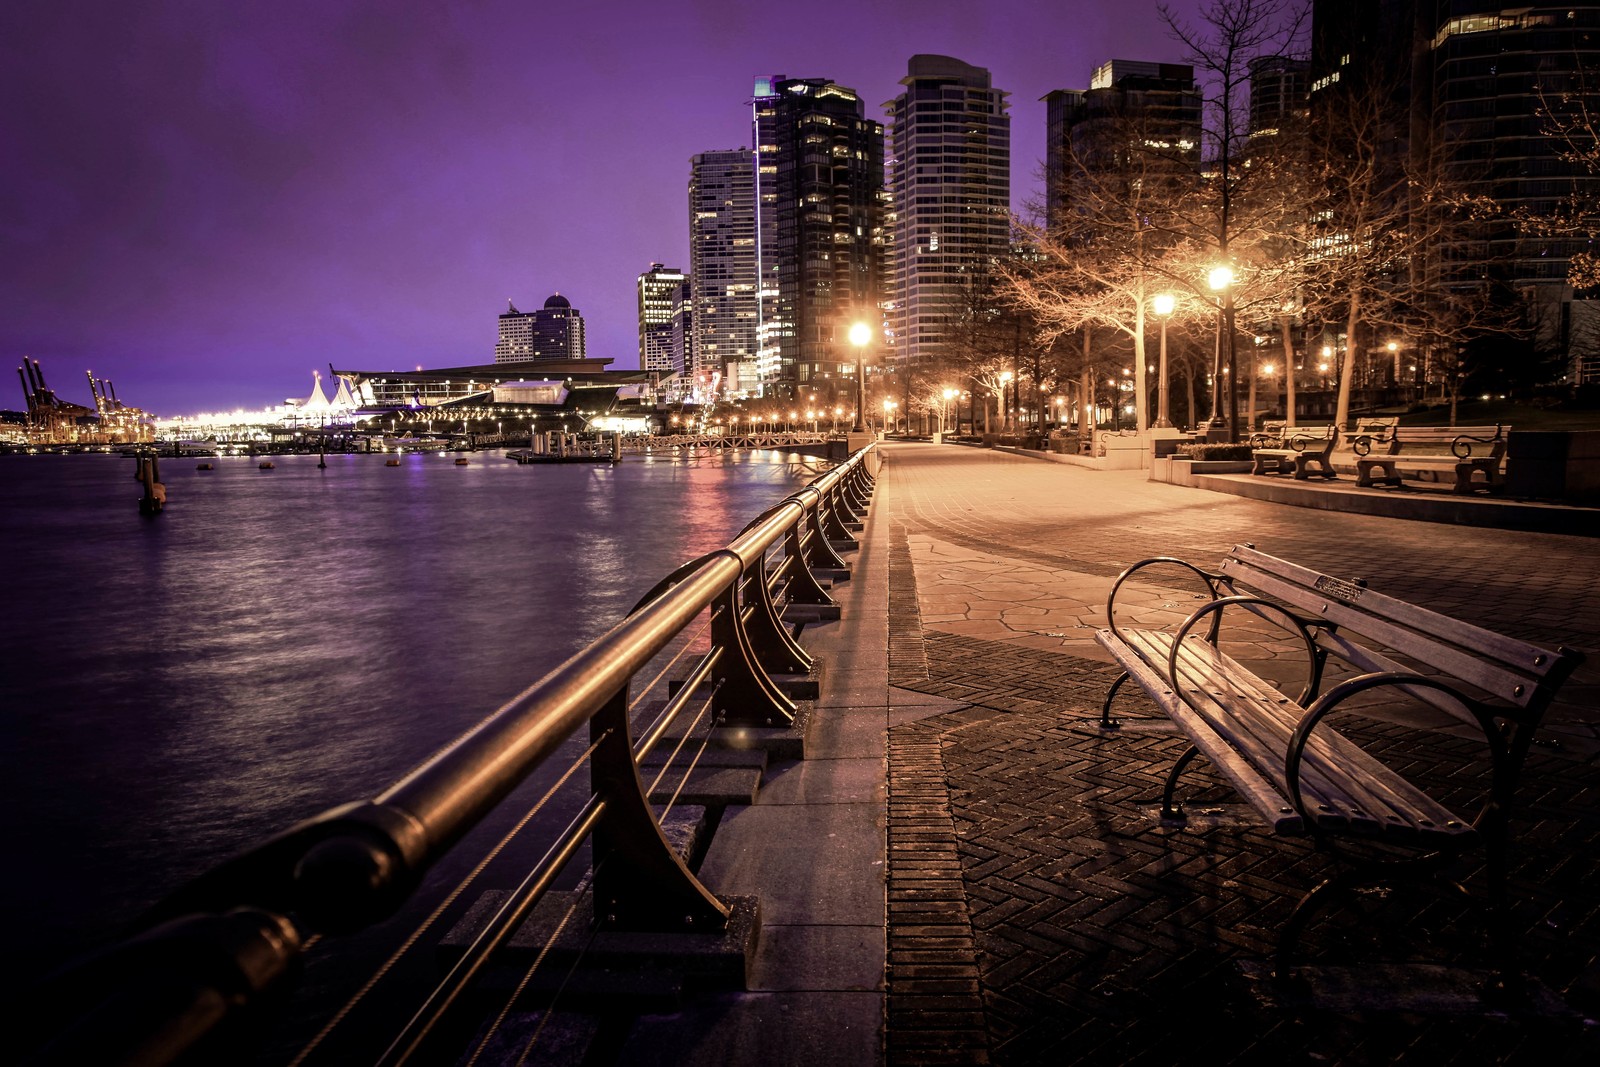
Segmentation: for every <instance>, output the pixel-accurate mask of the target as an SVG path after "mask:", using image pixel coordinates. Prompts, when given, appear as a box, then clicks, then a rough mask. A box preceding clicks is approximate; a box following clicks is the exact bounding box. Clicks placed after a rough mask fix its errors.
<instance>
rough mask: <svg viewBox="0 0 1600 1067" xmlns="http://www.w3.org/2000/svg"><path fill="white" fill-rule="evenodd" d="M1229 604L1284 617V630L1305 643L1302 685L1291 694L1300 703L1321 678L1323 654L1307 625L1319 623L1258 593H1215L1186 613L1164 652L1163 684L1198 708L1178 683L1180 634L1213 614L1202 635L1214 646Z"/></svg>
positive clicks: (1259, 615) (1181, 635)
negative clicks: (1165, 653) (1207, 627)
mask: <svg viewBox="0 0 1600 1067" xmlns="http://www.w3.org/2000/svg"><path fill="white" fill-rule="evenodd" d="M1233 606H1238V607H1243V608H1244V609H1245V610H1247V611H1249V612H1250V613H1251V614H1253V615H1256V616H1258V617H1260V618H1263V619H1264V618H1267V616H1268V615H1269V614H1270V615H1276V616H1279V617H1281V618H1283V619H1285V620H1287V621H1288V622H1289V624H1290V625H1289V626H1286V627H1284V629H1285V630H1287V631H1289V632H1290V633H1294V634H1298V635H1299V637H1300V640H1301V641H1302V642H1304V644H1305V649H1306V660H1307V663H1308V664H1309V666H1308V668H1307V672H1306V687H1305V689H1303V690H1302V691H1301V692H1300V695H1299V696H1297V697H1295V703H1296V704H1304V703H1305V702H1306V701H1307V700H1309V699H1310V698H1311V696H1312V694H1314V693H1315V692H1316V691H1317V687H1318V686H1319V685H1320V684H1321V682H1322V663H1323V657H1322V656H1321V655H1320V654H1319V653H1318V650H1317V641H1316V638H1315V637H1313V636H1312V635H1311V628H1312V627H1313V626H1320V625H1323V624H1322V623H1320V622H1318V621H1317V620H1311V621H1309V622H1308V621H1307V620H1306V619H1303V618H1301V617H1300V616H1298V615H1296V614H1295V613H1294V612H1292V611H1290V610H1289V609H1288V608H1286V607H1284V606H1283V605H1281V604H1275V603H1273V602H1272V601H1270V600H1266V599H1263V598H1262V597H1258V596H1225V597H1218V598H1217V599H1216V600H1213V601H1211V603H1209V604H1206V605H1204V606H1203V607H1201V608H1200V610H1198V611H1196V612H1195V613H1194V614H1193V615H1190V616H1189V617H1188V618H1187V619H1185V620H1184V621H1183V625H1182V626H1180V627H1178V632H1177V633H1176V634H1175V635H1174V636H1173V638H1172V648H1171V649H1170V650H1169V651H1168V653H1167V684H1168V685H1169V686H1171V688H1172V691H1173V692H1174V693H1177V694H1178V698H1179V699H1180V700H1182V701H1183V702H1184V703H1185V704H1188V705H1189V707H1191V708H1193V709H1194V710H1195V711H1196V712H1199V711H1200V709H1199V708H1195V706H1194V702H1193V701H1192V700H1190V699H1189V695H1188V694H1187V693H1185V692H1184V691H1183V687H1182V686H1180V685H1179V684H1178V654H1179V653H1180V652H1181V651H1182V649H1183V641H1184V638H1186V637H1188V636H1189V631H1190V630H1192V629H1194V627H1195V626H1196V624H1198V623H1199V622H1200V620H1201V619H1203V618H1205V617H1206V616H1207V615H1215V616H1216V618H1214V619H1213V620H1212V622H1211V628H1210V630H1209V631H1208V632H1207V634H1206V638H1205V640H1206V643H1207V644H1209V645H1212V646H1215V645H1216V643H1217V637H1218V635H1219V634H1220V632H1221V629H1222V612H1223V610H1224V609H1225V608H1228V607H1233Z"/></svg>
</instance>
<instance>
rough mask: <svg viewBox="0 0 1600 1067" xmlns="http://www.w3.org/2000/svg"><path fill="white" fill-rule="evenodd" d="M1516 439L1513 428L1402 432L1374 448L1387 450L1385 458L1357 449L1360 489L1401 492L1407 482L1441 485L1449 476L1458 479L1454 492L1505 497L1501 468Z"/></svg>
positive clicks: (1412, 429) (1406, 428) (1419, 428)
mask: <svg viewBox="0 0 1600 1067" xmlns="http://www.w3.org/2000/svg"><path fill="white" fill-rule="evenodd" d="M1510 434H1511V427H1509V426H1498V425H1497V426H1396V427H1395V429H1394V432H1393V433H1391V434H1389V435H1388V436H1387V437H1386V438H1379V439H1377V440H1375V441H1373V442H1372V443H1373V444H1378V445H1382V446H1384V450H1383V451H1382V452H1380V453H1377V454H1373V453H1372V452H1371V451H1370V450H1369V449H1370V446H1369V448H1367V449H1364V448H1362V447H1361V445H1360V444H1359V443H1358V444H1357V445H1356V447H1355V452H1356V484H1357V485H1360V486H1377V485H1395V486H1397V485H1400V484H1401V479H1402V478H1405V477H1415V478H1419V479H1421V478H1426V479H1428V480H1431V481H1440V480H1442V479H1441V478H1440V477H1439V476H1440V475H1441V474H1444V473H1448V474H1450V475H1451V476H1452V477H1453V478H1454V479H1455V484H1454V486H1453V487H1452V491H1453V492H1456V493H1474V492H1478V491H1479V490H1483V491H1486V492H1491V493H1493V492H1499V491H1500V490H1501V489H1503V488H1504V487H1505V474H1504V472H1503V471H1502V469H1501V468H1502V465H1503V463H1502V461H1503V460H1504V458H1505V454H1506V441H1507V439H1508V437H1509V436H1510ZM1479 474H1481V475H1482V476H1483V477H1482V479H1481V480H1479V479H1478V478H1477V477H1476V476H1477V475H1479Z"/></svg>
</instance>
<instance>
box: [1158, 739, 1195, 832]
mask: <svg viewBox="0 0 1600 1067" xmlns="http://www.w3.org/2000/svg"><path fill="white" fill-rule="evenodd" d="M1199 754H1200V750H1199V749H1198V748H1195V747H1194V746H1193V745H1190V746H1189V750H1188V751H1187V752H1185V753H1184V754H1183V755H1181V756H1179V757H1178V762H1176V763H1174V764H1173V765H1172V771H1171V773H1169V774H1168V775H1167V785H1166V788H1165V789H1163V790H1162V791H1161V817H1162V818H1163V819H1171V820H1173V821H1175V822H1180V821H1182V820H1184V819H1185V818H1187V816H1185V815H1184V814H1183V805H1182V804H1176V805H1175V804H1173V803H1172V791H1173V790H1174V789H1176V788H1177V787H1178V775H1180V774H1182V773H1183V769H1184V768H1185V767H1187V766H1189V764H1190V763H1192V762H1194V758H1195V757H1196V756H1198V755H1199Z"/></svg>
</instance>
